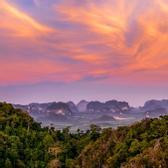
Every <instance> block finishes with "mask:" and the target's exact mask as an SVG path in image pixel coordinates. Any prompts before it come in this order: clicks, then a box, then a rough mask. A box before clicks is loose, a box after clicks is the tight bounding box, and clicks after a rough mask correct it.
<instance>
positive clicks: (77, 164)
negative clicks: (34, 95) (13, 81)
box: [0, 103, 168, 168]
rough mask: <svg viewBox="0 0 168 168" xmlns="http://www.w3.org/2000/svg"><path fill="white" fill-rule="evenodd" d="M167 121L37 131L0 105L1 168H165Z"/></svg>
mask: <svg viewBox="0 0 168 168" xmlns="http://www.w3.org/2000/svg"><path fill="white" fill-rule="evenodd" d="M167 165H168V116H162V117H160V118H159V119H145V120H143V121H141V122H137V123H135V124H133V125H131V126H124V127H118V128H117V129H112V128H108V129H101V128H100V127H98V126H96V125H91V126H90V129H89V130H87V131H86V132H83V131H81V130H78V131H77V132H76V133H71V132H70V131H69V128H65V129H63V130H62V131H60V130H56V129H55V128H54V127H52V125H50V127H43V128H42V127H41V125H40V124H39V123H37V122H35V121H34V120H33V118H31V117H30V116H29V115H28V113H26V112H23V111H22V110H19V109H14V108H13V107H12V105H10V104H7V103H0V167H3V168H14V167H18V168H24V167H25V168H27V167H28V168H29V167H30V168H35V167H37V168H45V167H49V168H56V167H65V168H81V167H82V168H141V167H142V168H143V167H146V168H153V167H155V168H166V167H167Z"/></svg>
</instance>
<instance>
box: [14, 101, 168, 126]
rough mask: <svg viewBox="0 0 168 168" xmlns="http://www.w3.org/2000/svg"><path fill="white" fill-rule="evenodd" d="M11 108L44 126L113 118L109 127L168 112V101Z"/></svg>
mask: <svg viewBox="0 0 168 168" xmlns="http://www.w3.org/2000/svg"><path fill="white" fill-rule="evenodd" d="M14 107H15V108H20V109H22V110H23V111H27V112H28V113H29V114H30V115H31V116H32V117H33V118H34V119H36V120H37V121H39V122H42V123H45V125H47V124H50V123H51V122H52V123H55V124H56V125H57V126H58V125H59V123H60V127H59V128H63V127H66V126H67V125H68V126H69V125H70V126H72V127H73V126H74V127H75V128H76V127H80V128H81V129H83V128H84V129H87V127H89V125H90V122H91V121H95V122H97V121H102V122H103V121H112V122H111V126H114V125H116V126H118V125H123V124H124V125H128V124H131V123H133V122H135V121H138V120H141V119H143V118H154V117H159V116H161V115H167V114H168V100H160V101H159V100H149V101H147V102H146V103H145V104H144V106H143V107H138V108H135V107H130V106H129V104H128V103H127V102H125V101H117V100H109V101H106V102H100V101H90V102H88V101H85V100H82V101H80V102H79V103H78V104H77V105H75V104H74V103H73V102H72V101H70V102H67V103H64V102H49V103H31V104H29V105H14ZM61 122H63V123H61ZM66 124H67V125H66ZM108 124H109V123H108ZM109 126H110V125H109Z"/></svg>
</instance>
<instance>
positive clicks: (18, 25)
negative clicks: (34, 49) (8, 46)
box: [0, 0, 51, 37]
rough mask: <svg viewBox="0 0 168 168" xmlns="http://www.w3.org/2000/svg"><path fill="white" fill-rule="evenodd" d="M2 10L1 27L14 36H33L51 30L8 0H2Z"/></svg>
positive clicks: (0, 3)
mask: <svg viewBox="0 0 168 168" xmlns="http://www.w3.org/2000/svg"><path fill="white" fill-rule="evenodd" d="M0 10H1V12H0V20H1V24H0V29H3V30H4V31H7V32H8V33H10V34H11V35H13V36H20V37H33V36H36V35H38V34H45V33H49V32H51V28H49V27H47V26H45V25H43V24H41V23H39V22H37V21H36V20H35V19H33V18H32V17H30V16H29V15H27V14H26V13H24V12H22V11H21V10H19V9H17V8H16V7H15V6H14V5H11V4H10V3H8V2H7V1H6V0H1V1H0Z"/></svg>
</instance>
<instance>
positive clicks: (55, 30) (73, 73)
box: [0, 0, 168, 85]
mask: <svg viewBox="0 0 168 168" xmlns="http://www.w3.org/2000/svg"><path fill="white" fill-rule="evenodd" d="M19 2H20V1H19V0H15V1H13V2H12V1H11V0H8V1H7V0H2V1H0V21H1V24H0V37H1V40H0V44H1V46H0V50H1V51H0V59H1V63H2V66H1V67H0V84H1V85H2V84H3V85H5V84H7V83H9V82H10V83H12V84H17V83H18V84H19V83H30V84H31V83H36V82H43V81H49V82H75V81H76V82H77V81H82V80H83V79H85V80H87V79H88V81H93V80H94V79H95V81H96V82H100V81H101V80H102V81H103V82H104V83H116V84H122V83H123V82H124V83H130V84H132V83H133V84H138V83H139V84H144V85H145V84H151V83H153V82H155V83H159V84H165V82H166V83H167V82H168V81H167V79H168V73H167V71H168V68H167V67H168V66H167V65H168V47H167V44H168V31H167V30H168V2H167V0H149V1H146V0H142V1H138V0H132V1H131V2H130V1H129V0H107V1H103V0H98V1H97V0H93V1H88V0H84V1H76V0H69V1H66V0H62V1H58V0H52V1H50V2H49V1H34V2H35V3H32V6H33V7H32V9H36V10H31V8H28V7H26V5H20V3H19ZM24 3H26V0H24V1H23V2H22V4H24ZM46 4H48V5H46ZM39 10H40V11H41V15H39V12H36V11H39ZM43 10H45V11H47V15H45V16H44V15H43ZM4 72H5V73H4ZM5 74H6V75H5ZM104 76H105V77H104ZM88 77H89V78H88ZM90 79H92V80H90ZM97 79H99V80H97Z"/></svg>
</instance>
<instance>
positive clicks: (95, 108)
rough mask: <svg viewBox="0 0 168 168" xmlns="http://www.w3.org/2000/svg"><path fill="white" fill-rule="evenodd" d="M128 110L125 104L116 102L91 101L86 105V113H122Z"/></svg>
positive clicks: (127, 105) (128, 107)
mask: <svg viewBox="0 0 168 168" xmlns="http://www.w3.org/2000/svg"><path fill="white" fill-rule="evenodd" d="M128 110H130V106H129V104H128V103H127V102H120V101H117V100H110V101H107V102H105V103H102V102H99V101H92V102H90V103H88V105H87V111H89V112H93V113H101V112H103V113H122V112H125V111H128Z"/></svg>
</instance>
